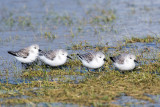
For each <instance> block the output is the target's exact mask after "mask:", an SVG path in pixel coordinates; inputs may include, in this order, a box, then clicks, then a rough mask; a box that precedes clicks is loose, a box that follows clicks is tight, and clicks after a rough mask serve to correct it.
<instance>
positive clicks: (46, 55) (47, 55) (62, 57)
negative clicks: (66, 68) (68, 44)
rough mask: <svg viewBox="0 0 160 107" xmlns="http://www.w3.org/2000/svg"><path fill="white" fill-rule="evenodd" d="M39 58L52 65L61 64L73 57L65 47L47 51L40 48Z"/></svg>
mask: <svg viewBox="0 0 160 107" xmlns="http://www.w3.org/2000/svg"><path fill="white" fill-rule="evenodd" d="M39 58H40V60H41V61H42V62H44V63H46V64H48V65H50V66H60V65H63V64H64V63H65V62H66V61H67V58H70V59H71V57H69V56H68V53H67V51H66V50H63V49H57V50H50V51H46V52H44V51H42V50H40V51H39Z"/></svg>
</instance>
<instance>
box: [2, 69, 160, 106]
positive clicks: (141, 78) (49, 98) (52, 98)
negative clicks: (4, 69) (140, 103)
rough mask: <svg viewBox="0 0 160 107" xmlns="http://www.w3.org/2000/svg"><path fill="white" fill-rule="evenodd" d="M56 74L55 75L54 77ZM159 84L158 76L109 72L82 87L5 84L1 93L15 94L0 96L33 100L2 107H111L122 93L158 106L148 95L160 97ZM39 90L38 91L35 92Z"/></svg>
mask: <svg viewBox="0 0 160 107" xmlns="http://www.w3.org/2000/svg"><path fill="white" fill-rule="evenodd" d="M56 72H59V73H56ZM52 73H53V74H54V75H60V74H62V71H52ZM52 73H51V75H53V74H52ZM77 75H78V74H77ZM86 75H87V74H86ZM61 76H63V74H62V75H61ZM64 76H65V75H64ZM159 81H160V78H159V77H158V76H157V75H156V74H151V73H149V72H146V71H145V72H139V73H136V72H135V71H133V72H126V73H124V74H122V73H120V72H118V71H111V70H108V72H104V71H102V72H97V73H96V74H95V73H90V74H89V75H88V76H86V78H85V79H84V80H83V81H81V82H79V83H78V84H75V83H73V82H61V81H45V80H41V81H32V82H31V83H23V84H18V85H11V84H8V85H6V84H2V83H1V90H2V89H3V90H10V89H12V90H14V91H15V92H14V93H12V94H11V93H10V92H9V91H7V92H5V93H0V96H1V97H2V98H8V97H11V96H12V97H13V96H20V95H25V96H29V98H25V99H18V98H15V99H6V100H4V101H2V102H1V104H15V103H29V102H32V103H38V102H64V103H74V104H79V105H88V106H90V105H95V106H98V105H99V104H100V105H101V104H102V105H105V104H111V102H112V101H114V100H115V99H116V98H117V97H119V96H120V95H121V93H125V94H126V95H128V96H133V97H135V98H138V99H144V100H148V101H150V102H154V101H153V100H152V99H151V98H150V97H148V96H146V95H145V93H148V94H153V95H156V94H160V82H159ZM35 87H37V88H36V89H35Z"/></svg>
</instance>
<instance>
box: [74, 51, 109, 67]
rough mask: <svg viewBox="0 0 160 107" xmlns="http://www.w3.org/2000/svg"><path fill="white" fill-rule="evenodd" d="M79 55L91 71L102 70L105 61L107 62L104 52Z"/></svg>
mask: <svg viewBox="0 0 160 107" xmlns="http://www.w3.org/2000/svg"><path fill="white" fill-rule="evenodd" d="M77 55H78V56H79V59H80V60H81V61H82V64H83V65H84V66H86V67H88V68H91V69H96V68H100V67H101V66H102V65H103V64H104V61H106V59H105V55H104V54H103V53H102V52H93V53H86V54H81V55H80V54H77Z"/></svg>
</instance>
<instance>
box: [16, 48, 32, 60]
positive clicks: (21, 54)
mask: <svg viewBox="0 0 160 107" xmlns="http://www.w3.org/2000/svg"><path fill="white" fill-rule="evenodd" d="M16 55H17V56H18V57H23V58H27V56H28V55H29V50H28V49H21V50H19V51H17V52H16Z"/></svg>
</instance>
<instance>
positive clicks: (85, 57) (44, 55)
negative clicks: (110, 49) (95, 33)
mask: <svg viewBox="0 0 160 107" xmlns="http://www.w3.org/2000/svg"><path fill="white" fill-rule="evenodd" d="M8 53H9V54H11V55H13V56H15V58H16V59H17V60H18V61H20V62H21V63H22V64H28V63H32V62H34V61H35V60H36V59H37V58H39V59H40V60H41V61H42V62H44V63H45V64H47V65H50V66H53V67H54V66H61V65H63V64H65V63H66V61H67V58H70V59H72V58H71V57H70V56H69V55H68V52H67V51H66V50H64V49H56V50H50V51H42V50H41V49H40V48H39V45H37V44H33V45H31V46H29V47H26V48H23V49H20V50H18V51H8ZM77 56H78V58H79V59H80V60H81V62H82V64H83V66H85V67H87V68H91V69H97V68H100V67H102V66H103V65H104V63H105V61H107V60H106V59H105V55H104V54H103V53H102V52H92V53H91V52H90V53H85V54H77ZM110 59H111V60H112V61H113V64H114V65H115V67H116V68H118V69H119V70H121V71H128V70H133V69H134V68H135V65H136V64H135V62H137V61H136V56H135V55H133V54H127V53H123V54H121V55H119V56H116V57H110Z"/></svg>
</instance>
